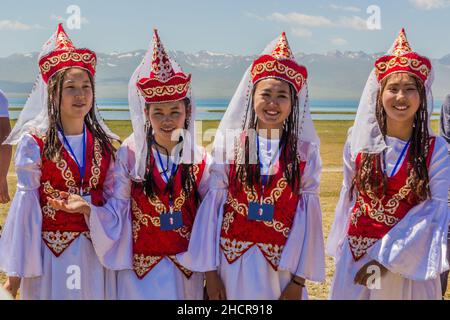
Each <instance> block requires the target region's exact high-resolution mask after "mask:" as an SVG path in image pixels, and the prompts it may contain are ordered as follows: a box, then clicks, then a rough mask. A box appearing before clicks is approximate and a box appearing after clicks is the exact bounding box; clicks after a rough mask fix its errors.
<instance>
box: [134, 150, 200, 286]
mask: <svg viewBox="0 0 450 320" xmlns="http://www.w3.org/2000/svg"><path fill="white" fill-rule="evenodd" d="M150 152H151V151H150ZM150 161H152V162H153V163H155V158H154V157H153V153H151V155H150ZM205 165H206V154H205V157H204V158H203V161H202V163H201V164H198V165H197V164H195V165H193V170H194V174H195V179H196V183H197V187H198V186H199V184H200V181H201V179H202V176H203V171H204V170H205ZM153 179H154V180H155V184H156V187H157V195H156V196H155V197H153V198H152V199H150V197H147V196H146V195H145V193H144V189H143V184H142V183H137V182H133V183H132V186H131V210H132V223H133V224H132V228H133V269H134V272H135V273H136V275H137V277H138V278H139V279H143V278H144V277H145V276H146V275H147V274H148V273H149V272H150V271H151V270H152V269H153V268H154V267H155V266H156V265H157V264H158V263H159V262H160V261H161V260H162V259H163V258H164V257H168V258H169V259H171V260H172V261H173V263H174V264H175V265H176V266H177V267H178V268H179V269H180V271H181V272H183V274H184V275H185V276H186V277H187V278H190V277H191V275H192V272H191V271H190V270H188V269H186V268H185V267H183V266H182V265H181V264H180V263H178V262H177V260H176V258H175V255H176V254H178V253H181V252H185V251H187V249H188V245H189V239H190V235H191V230H192V226H193V224H194V219H195V215H196V214H197V204H196V201H195V195H194V192H191V193H190V194H189V196H186V194H185V192H184V191H183V188H182V181H181V167H180V166H179V167H178V169H177V171H176V173H175V177H174V181H173V183H174V184H173V190H174V195H173V199H174V202H173V204H174V211H181V213H182V217H183V227H181V228H178V229H175V230H170V231H162V230H161V229H160V215H161V213H166V212H169V194H168V192H164V190H165V188H166V183H165V181H164V180H163V179H162V177H161V174H160V173H159V171H158V168H157V166H156V164H155V165H154V166H153Z"/></svg>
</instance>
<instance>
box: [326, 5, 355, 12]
mask: <svg viewBox="0 0 450 320" xmlns="http://www.w3.org/2000/svg"><path fill="white" fill-rule="evenodd" d="M330 8H331V9H334V10H340V11H350V12H361V9H360V8H358V7H354V6H338V5H336V4H331V5H330Z"/></svg>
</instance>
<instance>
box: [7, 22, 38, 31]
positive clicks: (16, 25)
mask: <svg viewBox="0 0 450 320" xmlns="http://www.w3.org/2000/svg"><path fill="white" fill-rule="evenodd" d="M33 29H43V27H42V26H40V25H37V24H36V25H29V24H25V23H22V22H20V21H15V20H14V21H13V20H0V30H14V31H25V30H33Z"/></svg>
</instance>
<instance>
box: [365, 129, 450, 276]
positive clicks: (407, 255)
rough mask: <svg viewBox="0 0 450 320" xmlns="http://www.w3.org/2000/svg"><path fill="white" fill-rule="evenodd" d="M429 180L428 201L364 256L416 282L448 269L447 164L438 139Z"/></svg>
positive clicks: (449, 176)
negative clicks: (429, 193) (429, 194)
mask: <svg viewBox="0 0 450 320" xmlns="http://www.w3.org/2000/svg"><path fill="white" fill-rule="evenodd" d="M429 178H430V189H431V199H428V200H425V201H423V202H422V203H420V204H418V205H417V206H415V207H413V208H412V209H411V210H410V211H409V212H408V214H407V215H406V216H405V217H404V218H403V219H402V220H401V221H400V222H399V223H398V224H397V225H395V226H394V227H393V228H392V229H391V230H390V231H389V232H388V233H387V234H386V235H385V236H384V237H383V238H382V239H380V240H379V241H377V242H376V244H375V245H374V246H373V247H371V248H370V249H369V250H368V252H367V253H368V254H369V256H370V257H372V258H373V259H375V260H377V261H378V262H380V263H381V264H382V265H383V266H385V267H386V268H387V269H388V270H389V271H391V272H393V273H397V274H400V275H402V276H403V277H405V278H408V279H411V280H417V281H421V280H429V279H433V278H436V277H438V276H439V274H440V273H442V272H443V271H445V270H447V269H448V262H447V259H446V252H447V231H448V223H449V208H448V204H447V196H448V189H449V179H450V160H449V156H448V152H447V146H446V143H445V141H444V140H443V138H441V137H437V138H436V144H435V149H434V152H433V155H432V159H431V163H430V167H429Z"/></svg>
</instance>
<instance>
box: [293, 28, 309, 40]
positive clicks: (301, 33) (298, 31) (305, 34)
mask: <svg viewBox="0 0 450 320" xmlns="http://www.w3.org/2000/svg"><path fill="white" fill-rule="evenodd" d="M291 32H292V34H293V35H294V36H297V37H300V38H311V36H312V32H311V31H310V30H308V29H303V28H292V29H291Z"/></svg>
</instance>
